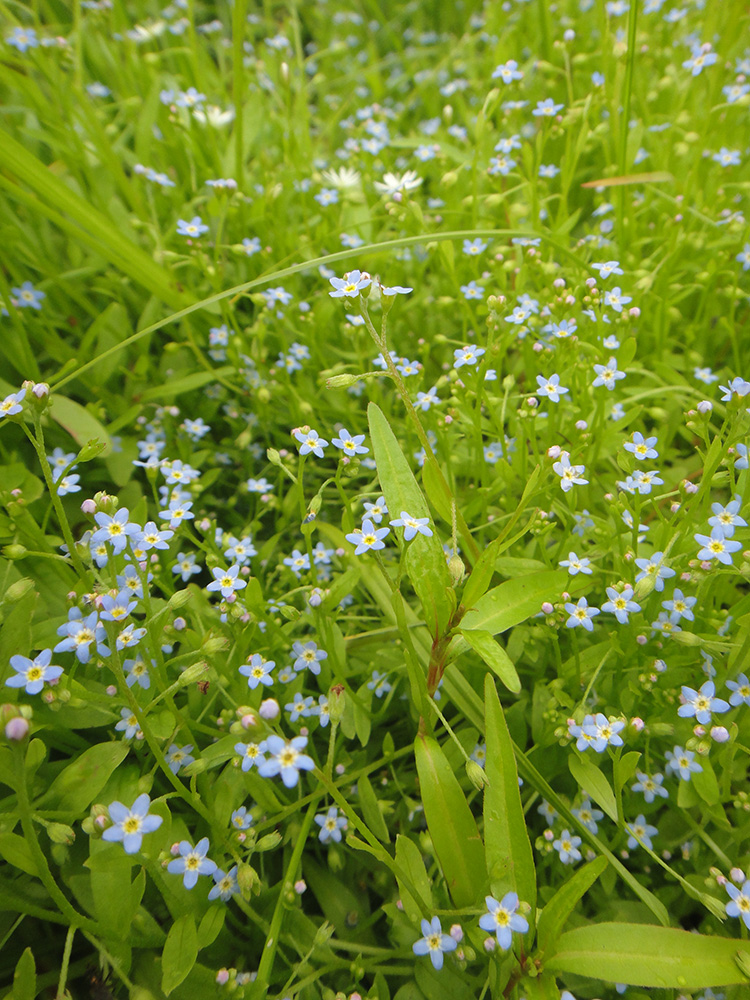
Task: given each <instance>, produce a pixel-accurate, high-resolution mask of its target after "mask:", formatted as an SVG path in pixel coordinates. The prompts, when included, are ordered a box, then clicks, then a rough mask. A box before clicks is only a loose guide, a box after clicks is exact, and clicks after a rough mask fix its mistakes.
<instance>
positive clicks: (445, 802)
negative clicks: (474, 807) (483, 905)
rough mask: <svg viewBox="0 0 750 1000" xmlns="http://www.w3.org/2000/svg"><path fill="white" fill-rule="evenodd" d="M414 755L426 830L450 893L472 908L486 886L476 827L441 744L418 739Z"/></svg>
mask: <svg viewBox="0 0 750 1000" xmlns="http://www.w3.org/2000/svg"><path fill="white" fill-rule="evenodd" d="M414 753H415V756H416V760H417V773H418V774H419V786H420V792H421V795H422V804H423V806H424V814H425V819H426V820H427V829H428V830H429V833H430V837H431V839H432V846H433V847H434V849H435V855H436V856H437V859H438V861H439V862H440V867H441V868H442V870H443V875H444V876H445V881H446V882H447V884H448V890H449V891H450V894H451V897H452V898H453V902H454V903H455V904H456V906H457V907H459V908H461V907H463V906H473V905H474V904H475V903H477V901H478V900H479V899H481V897H482V896H483V895H484V891H485V888H486V885H487V875H486V872H485V866H484V850H483V848H482V838H481V837H480V836H479V830H478V829H477V824H476V822H475V821H474V817H473V816H472V814H471V810H470V809H469V806H468V803H467V801H466V799H465V797H464V793H463V792H462V791H461V786H460V785H459V783H458V780H457V778H456V776H455V774H454V773H453V771H452V769H451V766H450V764H449V763H448V761H447V759H446V757H445V754H444V753H443V751H442V750H441V748H440V745H439V744H438V742H437V741H436V740H434V739H433V738H432V737H431V736H417V738H416V740H415V741H414Z"/></svg>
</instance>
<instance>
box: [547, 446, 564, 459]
mask: <svg viewBox="0 0 750 1000" xmlns="http://www.w3.org/2000/svg"><path fill="white" fill-rule="evenodd" d="M561 454H562V448H561V447H560V445H559V444H553V445H552V446H551V447H550V448H548V449H547V457H548V458H559V457H560V455H561Z"/></svg>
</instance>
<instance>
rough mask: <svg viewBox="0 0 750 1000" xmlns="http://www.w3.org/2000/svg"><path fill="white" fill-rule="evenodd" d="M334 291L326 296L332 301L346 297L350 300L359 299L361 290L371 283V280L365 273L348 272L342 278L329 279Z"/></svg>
mask: <svg viewBox="0 0 750 1000" xmlns="http://www.w3.org/2000/svg"><path fill="white" fill-rule="evenodd" d="M328 280H329V281H330V283H331V284H332V285H333V288H334V290H333V291H332V292H329V293H328V294H329V295H330V296H331V298H332V299H340V298H341V297H342V296H346V297H347V298H350V299H356V298H359V296H360V294H361V292H362V290H363V289H364V288H367V287H368V286H369V285H370V284H371V283H372V278H371V277H370V275H369V274H367V273H366V272H365V273H363V272H362V271H349V273H348V274H345V275H344V277H343V278H329V279H328Z"/></svg>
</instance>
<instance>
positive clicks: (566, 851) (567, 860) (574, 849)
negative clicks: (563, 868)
mask: <svg viewBox="0 0 750 1000" xmlns="http://www.w3.org/2000/svg"><path fill="white" fill-rule="evenodd" d="M580 844H581V838H580V837H574V836H573V835H572V834H571V833H570V832H569V831H568V830H563V831H562V833H561V834H560V836H559V838H558V839H557V840H555V841H553V843H552V846H553V847H554V849H555V850H556V851H557V853H558V854H559V855H560V860H561V861H562V863H563V864H564V865H572V864H574V863H575V862H576V861H580V860H581V852H580V851H579V850H578V848H579V847H580Z"/></svg>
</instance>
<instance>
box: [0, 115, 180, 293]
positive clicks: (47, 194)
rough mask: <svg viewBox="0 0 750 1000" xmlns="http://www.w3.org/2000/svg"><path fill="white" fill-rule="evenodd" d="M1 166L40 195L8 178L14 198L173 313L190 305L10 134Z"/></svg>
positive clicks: (0, 145) (2, 145)
mask: <svg viewBox="0 0 750 1000" xmlns="http://www.w3.org/2000/svg"><path fill="white" fill-rule="evenodd" d="M0 166H2V167H4V168H5V169H6V170H7V171H9V172H10V173H11V174H14V175H15V177H16V178H18V180H19V181H20V182H21V183H22V184H23V185H25V186H26V187H28V188H30V189H31V190H32V191H33V192H34V195H36V198H30V197H29V196H28V192H26V191H25V190H24V188H22V187H21V186H20V184H18V183H13V182H11V181H9V180H7V179H4V182H3V185H2V186H3V187H4V188H5V189H6V190H7V191H8V192H9V193H10V195H11V197H13V198H15V199H17V200H20V201H22V202H23V203H24V204H28V205H30V207H36V208H37V209H38V211H39V212H40V213H41V214H43V215H45V216H46V217H47V218H49V219H50V220H51V221H52V222H54V223H55V224H57V225H61V228H64V229H65V230H66V231H68V232H72V233H73V234H75V235H77V236H78V238H79V239H80V240H81V242H84V243H86V244H88V245H89V246H91V247H93V248H94V249H95V250H96V251H98V252H99V253H101V254H103V255H104V256H105V257H106V258H107V259H108V260H109V261H110V263H112V264H114V265H115V266H116V267H118V268H119V269H120V270H121V271H122V272H123V273H124V274H127V275H129V276H130V277H131V278H133V279H134V280H135V281H137V282H138V283H139V284H141V285H143V286H144V287H145V288H148V289H149V290H150V291H152V292H154V293H155V294H156V295H158V296H159V298H161V300H162V301H163V302H166V303H167V304H168V305H170V306H171V307H172V308H173V309H180V308H181V307H182V306H184V305H185V302H186V300H185V297H184V296H183V295H181V294H180V293H179V292H178V291H177V289H176V287H175V283H174V279H173V278H172V277H171V276H170V275H168V274H167V272H166V271H165V270H164V269H163V268H162V267H160V266H159V264H157V263H156V261H155V260H154V259H153V258H152V257H150V256H149V255H148V254H147V253H145V251H143V250H142V249H141V248H140V247H139V246H137V245H136V244H135V243H133V242H132V241H131V240H129V239H128V238H127V237H126V236H123V235H122V232H121V230H120V227H119V226H118V225H116V224H115V223H114V222H113V221H112V219H110V218H108V217H107V216H106V215H104V214H103V213H102V212H100V211H98V210H97V209H96V208H94V207H93V205H90V204H89V203H88V202H87V201H85V200H84V199H83V198H82V197H80V195H78V194H76V192H75V191H74V190H73V189H72V188H70V187H69V186H68V185H67V184H66V183H65V182H64V181H63V180H61V179H60V178H59V177H57V176H55V174H54V173H53V172H52V171H51V170H49V169H48V168H47V167H46V166H45V165H44V164H43V163H42V162H41V160H38V159H37V158H36V157H35V156H34V155H33V153H30V152H29V151H28V150H27V149H24V147H23V145H22V144H21V143H20V142H18V141H17V140H16V139H14V138H12V137H11V136H10V135H8V133H7V132H5V131H3V132H2V139H1V140H0ZM71 223H72V224H71Z"/></svg>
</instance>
